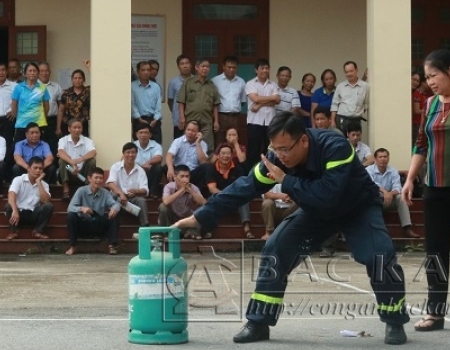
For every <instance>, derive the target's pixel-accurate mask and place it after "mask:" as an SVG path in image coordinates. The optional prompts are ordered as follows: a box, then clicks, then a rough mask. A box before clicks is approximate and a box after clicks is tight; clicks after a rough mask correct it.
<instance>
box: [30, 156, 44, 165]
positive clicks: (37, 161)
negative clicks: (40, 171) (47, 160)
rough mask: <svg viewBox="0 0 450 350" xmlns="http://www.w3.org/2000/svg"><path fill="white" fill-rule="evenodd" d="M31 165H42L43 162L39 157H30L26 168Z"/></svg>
mask: <svg viewBox="0 0 450 350" xmlns="http://www.w3.org/2000/svg"><path fill="white" fill-rule="evenodd" d="M33 164H42V165H44V160H43V159H42V158H41V157H37V156H34V157H31V158H30V160H29V161H28V166H32V165H33Z"/></svg>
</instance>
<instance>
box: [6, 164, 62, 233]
mask: <svg viewBox="0 0 450 350" xmlns="http://www.w3.org/2000/svg"><path fill="white" fill-rule="evenodd" d="M44 176H45V174H44V161H43V160H42V159H41V158H39V157H32V158H31V159H30V160H29V162H28V170H27V174H24V175H21V176H17V177H15V178H14V180H13V181H12V183H11V186H10V188H9V191H8V202H7V203H6V205H5V212H6V217H7V219H8V221H9V225H10V229H11V232H10V233H9V234H8V235H7V236H6V239H10V240H11V239H15V238H18V237H19V234H18V226H19V225H33V231H32V232H31V236H32V238H37V239H48V236H47V235H44V234H43V232H44V230H45V228H46V226H47V222H48V220H49V219H50V217H51V216H52V213H53V209H54V207H53V204H52V203H51V202H50V198H51V196H50V191H49V186H48V184H47V183H46V182H45V181H44V180H43V179H44Z"/></svg>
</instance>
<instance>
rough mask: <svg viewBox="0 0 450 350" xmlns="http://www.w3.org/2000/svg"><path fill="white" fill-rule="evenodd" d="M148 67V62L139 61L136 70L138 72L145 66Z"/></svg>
mask: <svg viewBox="0 0 450 350" xmlns="http://www.w3.org/2000/svg"><path fill="white" fill-rule="evenodd" d="M146 65H149V66H150V62H149V61H140V62H138V64H137V65H136V69H137V70H138V71H139V70H141V67H142V66H146Z"/></svg>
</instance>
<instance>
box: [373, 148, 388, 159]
mask: <svg viewBox="0 0 450 350" xmlns="http://www.w3.org/2000/svg"><path fill="white" fill-rule="evenodd" d="M385 152H386V153H387V155H388V157H389V154H390V153H389V151H388V150H387V149H386V148H383V147H381V148H378V149H377V150H376V151H375V153H374V154H373V156H374V157H375V158H376V157H377V154H378V153H385Z"/></svg>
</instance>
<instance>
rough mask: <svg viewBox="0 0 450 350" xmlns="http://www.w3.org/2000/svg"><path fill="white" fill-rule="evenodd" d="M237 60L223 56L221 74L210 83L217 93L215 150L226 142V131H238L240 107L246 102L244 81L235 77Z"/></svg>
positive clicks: (233, 57)
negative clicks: (217, 129) (218, 100)
mask: <svg viewBox="0 0 450 350" xmlns="http://www.w3.org/2000/svg"><path fill="white" fill-rule="evenodd" d="M238 65H239V60H238V58H237V57H235V56H225V58H224V59H223V65H222V69H223V73H222V74H220V75H217V76H215V77H214V78H212V79H211V81H212V82H213V83H214V85H216V87H217V91H218V92H219V97H220V105H219V124H220V127H219V131H217V133H216V134H215V135H214V146H215V147H216V148H217V147H218V146H219V144H221V143H222V142H226V137H225V136H226V135H225V134H226V131H227V130H228V129H229V128H234V129H236V130H239V117H240V115H241V108H242V105H243V104H244V103H245V102H246V101H247V97H246V94H245V81H244V79H242V78H241V77H238V76H237V75H236V72H237V68H238Z"/></svg>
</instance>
